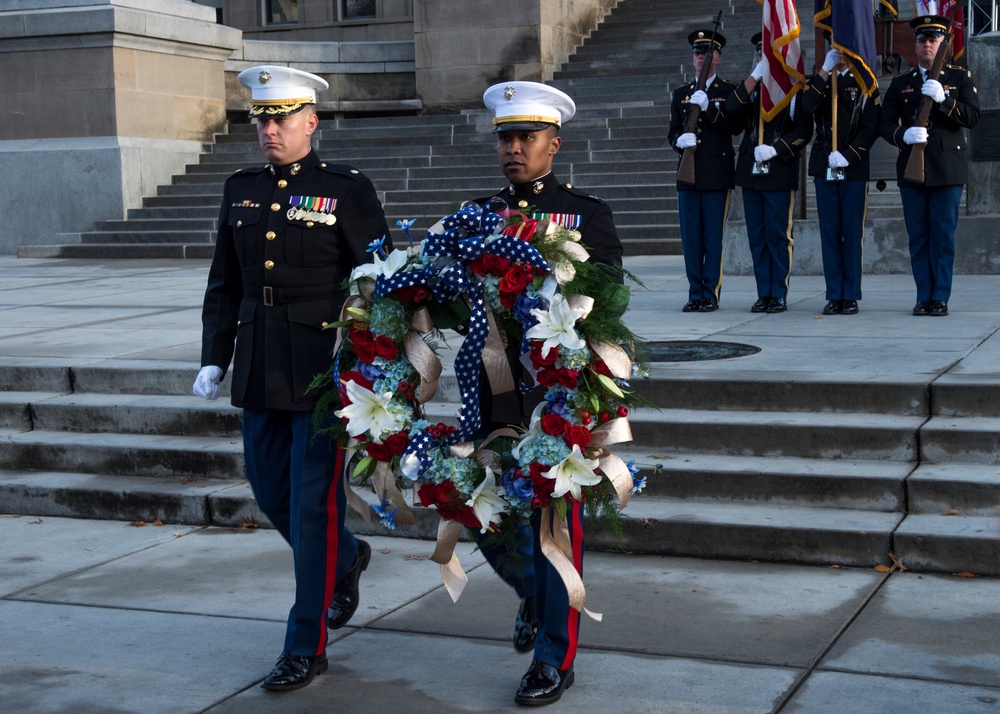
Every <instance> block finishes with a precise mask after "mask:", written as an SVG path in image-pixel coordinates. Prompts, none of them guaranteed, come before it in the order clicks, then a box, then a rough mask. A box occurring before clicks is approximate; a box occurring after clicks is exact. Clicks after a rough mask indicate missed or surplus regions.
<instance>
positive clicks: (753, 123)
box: [725, 32, 812, 313]
mask: <svg viewBox="0 0 1000 714" xmlns="http://www.w3.org/2000/svg"><path fill="white" fill-rule="evenodd" d="M761 39H762V34H761V33H760V32H758V33H757V34H756V35H754V36H753V38H752V39H751V40H750V41H751V43H752V44H754V45H755V46H756V47H757V56H758V57H760V55H761ZM764 66H765V65H764V60H763V59H762V60H760V61H759V62H758V63H757V65H756V66H755V67H754V69H753V72H751V73H750V76H749V77H747V78H746V80H744V82H743V83H742V84H740V85H739V86H738V87H737V88H736V91H735V92H733V93H732V94H730V95H729V98H728V99H727V100H726V106H725V112H726V114H727V115H728V116H729V117H730V119H731V120H732V121H738V122H740V123H741V124H742V126H743V140H742V141H741V142H740V147H739V150H738V152H737V157H736V185H737V186H740V187H741V188H742V189H743V211H744V213H745V216H746V226H747V239H748V240H749V242H750V254H751V256H752V257H753V272H754V278H755V279H756V283H757V300H756V302H754V304H753V306H752V307H751V308H750V311H751V312H768V313H777V312H784V311H785V310H786V309H787V307H788V303H787V298H788V281H789V278H790V276H791V271H792V248H793V246H794V244H795V241H794V238H793V235H792V207H793V203H794V200H795V191H796V189H797V188H798V185H799V156H800V155H801V153H802V152H803V151H804V150H805V148H806V145H807V144H808V143H809V140H810V139H811V138H812V117H810V116H809V115H808V114H806V113H805V112H804V111H801V110H798V109H797V107H796V104H797V101H796V100H797V97H794V96H793V97H792V100H791V102H790V103H789V104H788V106H786V107H785V108H784V109H782V110H781V111H780V112H779V113H778V114H777V116H775V117H774V119H772V120H771V121H768V122H765V124H764V140H763V143H761V144H760V145H758V141H757V138H758V137H757V132H758V123H759V122H760V120H761V112H760V90H759V88H758V84H759V83H760V80H761V77H763V76H764Z"/></svg>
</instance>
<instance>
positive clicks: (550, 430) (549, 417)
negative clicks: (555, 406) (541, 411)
mask: <svg viewBox="0 0 1000 714" xmlns="http://www.w3.org/2000/svg"><path fill="white" fill-rule="evenodd" d="M567 426H569V424H568V423H567V422H566V420H565V419H563V418H562V417H561V416H559V415H558V414H552V413H551V412H550V413H548V414H546V415H545V416H543V417H542V431H544V432H545V433H546V434H551V435H553V436H555V435H556V434H562V433H563V431H564V430H565V429H566V427H567Z"/></svg>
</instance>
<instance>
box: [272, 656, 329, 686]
mask: <svg viewBox="0 0 1000 714" xmlns="http://www.w3.org/2000/svg"><path fill="white" fill-rule="evenodd" d="M329 667H330V664H329V662H328V661H327V659H326V655H325V654H321V655H316V656H315V657H310V656H308V655H290V654H288V653H287V652H282V653H281V657H279V658H278V663H277V664H276V665H274V669H272V670H271V673H270V674H269V675H267V679H265V680H264V683H263V684H261V685H260V686H261V687H263V688H264V689H269V690H271V691H272V692H291V691H292V690H294V689H301V688H302V687H304V686H306V685H307V684H309V682H311V681H312V680H313V677H315V676H316V675H317V674H323V672H325V671H326V670H327V669H329Z"/></svg>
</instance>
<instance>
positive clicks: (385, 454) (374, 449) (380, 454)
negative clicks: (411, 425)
mask: <svg viewBox="0 0 1000 714" xmlns="http://www.w3.org/2000/svg"><path fill="white" fill-rule="evenodd" d="M365 451H367V452H368V455H369V456H371V457H372V458H373V459H375V460H376V461H392V453H391V452H390V451H389V448H388V447H387V446H386V445H385V444H374V443H372V444H369V445H368V446H366V447H365Z"/></svg>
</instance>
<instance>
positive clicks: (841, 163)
mask: <svg viewBox="0 0 1000 714" xmlns="http://www.w3.org/2000/svg"><path fill="white" fill-rule="evenodd" d="M827 164H829V166H830V168H831V169H843V168H847V159H845V158H844V155H843V154H842V153H840V152H839V151H834V152H832V153H831V154H830V158H829V159H827Z"/></svg>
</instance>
